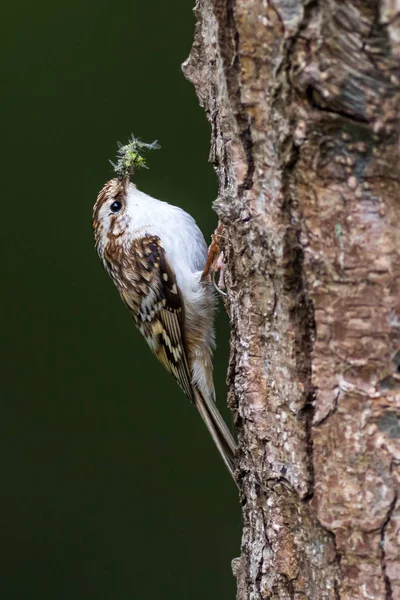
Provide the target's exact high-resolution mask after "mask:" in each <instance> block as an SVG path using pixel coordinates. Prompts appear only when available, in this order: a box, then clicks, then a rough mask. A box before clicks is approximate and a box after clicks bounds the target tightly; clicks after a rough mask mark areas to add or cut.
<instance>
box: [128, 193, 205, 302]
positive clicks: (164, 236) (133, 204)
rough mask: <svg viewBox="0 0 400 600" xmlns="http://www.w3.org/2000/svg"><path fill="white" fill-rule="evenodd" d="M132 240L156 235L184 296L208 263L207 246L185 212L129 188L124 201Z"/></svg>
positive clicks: (193, 222) (191, 219)
mask: <svg viewBox="0 0 400 600" xmlns="http://www.w3.org/2000/svg"><path fill="white" fill-rule="evenodd" d="M126 202H127V213H128V215H129V230H130V234H131V236H130V237H131V239H132V240H133V239H135V238H139V237H142V236H144V235H146V234H150V235H157V236H158V237H159V238H160V240H161V243H162V245H163V246H164V248H165V251H166V253H167V257H168V260H169V261H170V263H171V266H172V267H173V269H174V271H175V274H176V278H177V281H178V285H179V287H180V288H181V290H182V292H183V293H185V291H186V290H187V291H188V292H189V293H190V291H189V289H187V288H188V286H189V288H193V285H194V284H195V282H196V285H198V275H197V276H196V277H195V278H193V275H194V273H198V272H199V271H202V270H203V269H204V266H205V263H206V259H207V245H206V242H205V240H204V236H203V234H202V233H201V231H200V229H199V228H198V226H197V225H196V222H195V220H194V219H193V218H192V217H191V216H190V215H189V214H188V213H186V212H185V211H184V210H182V209H181V208H178V207H177V206H172V205H171V204H168V203H167V202H162V201H161V200H157V199H156V198H152V197H151V196H148V195H147V194H144V193H143V192H140V191H139V190H138V189H137V188H136V187H135V186H134V185H133V184H130V186H129V190H128V195H127V198H126Z"/></svg>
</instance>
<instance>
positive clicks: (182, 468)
mask: <svg viewBox="0 0 400 600" xmlns="http://www.w3.org/2000/svg"><path fill="white" fill-rule="evenodd" d="M1 29H2V31H1V36H0V44H1V57H2V60H1V87H0V92H1V96H2V103H1V108H2V111H1V112H2V124H3V127H2V129H3V134H2V136H1V151H2V162H1V164H2V176H1V200H2V213H1V214H2V224H3V226H2V235H1V257H2V285H1V300H2V301H1V310H2V317H3V319H2V320H3V325H2V338H3V349H4V355H3V358H2V362H1V364H2V375H1V398H2V418H1V431H0V444H1V447H0V453H1V506H0V508H1V510H0V519H1V528H0V539H1V547H2V557H1V563H0V564H1V572H0V598H2V599H5V600H14V599H18V600H20V599H36V598H37V599H40V600H47V599H48V600H50V599H51V600H61V599H66V600H91V599H96V600H97V599H98V600H100V599H104V600H105V599H107V600H128V599H132V598H134V599H136V600H152V599H157V600H158V599H160V598H163V599H164V598H174V600H184V599H185V600H186V599H188V600H189V599H190V600H196V599H202V600H204V598H207V599H208V598H210V599H211V598H212V599H214V598H215V599H219V600H220V599H232V598H234V595H235V591H234V590H235V582H234V579H233V576H232V574H231V570H230V560H231V559H232V558H233V557H235V556H237V555H238V554H239V543H240V514H239V509H238V501H237V493H236V489H235V487H234V485H233V483H232V482H231V480H230V478H229V475H228V473H227V472H226V469H225V468H224V465H223V463H222V461H221V460H220V458H219V456H218V454H217V452H216V450H215V449H214V447H213V444H212V442H211V440H210V439H209V437H208V434H207V432H206V430H205V428H204V426H203V424H202V422H201V420H200V418H199V416H198V415H197V414H196V412H195V410H194V409H193V407H192V406H191V405H190V403H189V401H187V400H186V398H185V397H184V396H183V394H182V392H181V391H180V390H179V388H178V387H177V385H176V384H175V383H174V381H173V380H172V378H171V377H170V376H168V374H167V373H166V372H164V370H163V369H162V367H161V366H160V365H158V364H157V363H156V361H155V359H154V358H153V357H152V355H151V354H150V352H149V350H148V349H147V347H146V346H145V344H144V342H143V341H142V340H141V339H140V337H139V335H138V334H137V332H136V331H135V330H134V326H133V323H132V321H131V318H130V316H129V314H128V312H127V311H126V309H125V308H124V306H123V305H122V303H121V301H120V299H119V297H118V294H117V292H116V290H115V289H114V287H113V285H112V283H111V281H110V280H109V278H108V276H107V275H106V274H105V272H104V271H103V269H102V267H101V265H100V262H99V261H98V259H97V257H96V255H95V252H94V249H93V241H92V232H91V211H92V206H93V203H94V200H95V198H96V195H97V193H98V191H99V189H100V188H101V187H102V186H103V184H104V183H105V181H106V180H107V179H109V178H110V177H111V175H112V174H111V168H110V166H109V164H108V162H107V161H108V158H113V156H114V154H115V149H116V141H117V140H120V141H125V140H126V139H127V137H128V136H129V134H130V133H131V131H133V132H134V133H135V134H136V135H138V136H140V137H142V139H144V140H147V141H152V140H153V139H154V138H158V139H159V141H160V143H161V145H162V150H161V151H157V152H154V153H152V155H151V157H150V166H151V170H150V171H146V172H142V173H141V174H140V177H139V178H138V184H139V187H141V189H143V190H144V191H146V192H148V193H150V194H152V195H154V196H156V197H160V198H162V199H165V200H168V201H170V202H172V203H176V204H178V205H179V206H182V207H183V208H185V209H186V210H188V211H189V212H191V213H192V214H193V215H194V217H195V218H196V220H197V221H198V223H199V225H200V227H201V228H202V229H203V231H204V233H205V234H206V236H207V238H209V235H210V233H211V232H212V230H213V229H214V227H215V224H216V216H215V214H214V213H213V212H212V210H211V202H212V200H213V199H214V198H215V196H216V194H217V185H216V178H215V175H214V172H213V169H212V167H211V166H210V164H208V162H207V158H208V149H209V135H210V131H209V126H208V124H207V122H206V119H205V116H204V113H203V111H202V109H201V108H200V107H199V106H198V103H197V99H196V96H195V93H194V90H193V88H192V85H191V84H190V83H188V82H187V81H186V80H185V79H184V77H183V75H182V73H181V70H180V64H181V62H182V61H183V60H184V59H185V58H186V56H187V55H188V53H189V50H190V45H191V42H192V36H193V30H194V17H193V14H192V6H191V2H190V1H189V2H186V1H184V0H172V1H170V2H166V1H165V0H156V1H149V0H146V1H144V2H138V1H137V0H130V1H127V0H119V1H117V2H111V1H108V2H106V1H104V0H103V1H96V2H94V1H92V2H90V3H87V2H81V1H80V0H79V1H78V0H73V1H72V2H71V1H68V2H66V1H65V0H63V1H62V2H55V3H54V2H49V1H47V2H41V3H34V2H14V3H7V5H6V6H3V9H2V15H1ZM218 341H219V350H218V352H217V356H216V375H215V379H216V388H217V395H218V397H219V405H220V406H224V405H225V397H226V388H225V383H224V380H225V373H226V367H227V358H228V326H227V322H226V317H225V315H224V314H223V311H220V315H219V318H218ZM225 415H226V416H227V418H228V419H229V415H228V414H227V412H225Z"/></svg>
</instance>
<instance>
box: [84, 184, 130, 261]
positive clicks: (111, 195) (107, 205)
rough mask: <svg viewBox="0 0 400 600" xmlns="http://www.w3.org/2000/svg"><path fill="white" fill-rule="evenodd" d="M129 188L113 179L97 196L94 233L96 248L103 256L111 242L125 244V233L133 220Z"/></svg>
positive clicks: (94, 212) (94, 209) (94, 210)
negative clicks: (129, 203)
mask: <svg viewBox="0 0 400 600" xmlns="http://www.w3.org/2000/svg"><path fill="white" fill-rule="evenodd" d="M131 185H132V184H131ZM127 187H128V186H127V185H126V182H125V181H119V180H118V179H111V181H108V182H107V183H106V185H105V186H104V187H103V189H102V190H101V192H100V193H99V195H98V196H97V200H96V203H95V205H94V207H93V232H94V239H95V244H96V248H97V250H98V252H99V253H101V254H102V253H103V251H104V248H105V246H106V245H107V244H108V243H110V242H112V243H113V244H115V245H123V243H124V233H125V232H126V231H128V230H129V224H130V220H131V218H130V214H129V210H128V194H127Z"/></svg>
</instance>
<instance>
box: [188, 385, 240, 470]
mask: <svg viewBox="0 0 400 600" xmlns="http://www.w3.org/2000/svg"><path fill="white" fill-rule="evenodd" d="M194 397H195V405H196V407H197V410H198V411H199V413H200V415H201V417H202V419H203V421H204V423H205V424H206V427H207V429H208V431H209V432H210V435H211V437H212V439H213V440H214V443H215V445H216V446H217V448H218V450H219V453H220V454H221V457H222V460H223V461H224V463H225V465H226V466H227V468H228V471H229V472H230V474H231V476H232V478H233V480H234V481H235V475H234V474H235V450H236V443H235V440H234V439H233V437H232V434H231V432H230V431H229V429H228V427H227V425H226V423H225V421H224V419H223V418H222V416H221V414H220V412H219V410H218V408H217V406H216V404H215V402H214V400H213V399H212V398H207V397H204V396H203V394H201V392H199V391H198V390H194Z"/></svg>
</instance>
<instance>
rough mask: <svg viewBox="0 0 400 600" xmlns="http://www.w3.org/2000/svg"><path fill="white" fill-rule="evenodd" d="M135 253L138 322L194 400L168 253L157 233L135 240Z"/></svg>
mask: <svg viewBox="0 0 400 600" xmlns="http://www.w3.org/2000/svg"><path fill="white" fill-rule="evenodd" d="M132 252H133V253H134V255H135V259H136V265H137V266H136V273H139V274H140V273H141V275H139V277H138V279H139V281H137V284H136V285H135V291H136V292H137V293H138V297H137V303H136V307H135V308H136V310H135V309H134V307H133V306H131V308H132V309H133V310H134V313H136V314H135V321H136V325H137V326H138V328H139V331H140V332H141V334H142V335H143V336H144V338H145V339H146V341H147V343H148V345H149V346H150V348H151V350H152V351H153V352H154V354H155V355H156V356H157V358H158V359H159V361H160V362H161V363H162V364H163V365H164V367H165V368H166V369H167V370H168V371H170V373H172V375H173V376H174V377H175V379H176V380H177V382H178V383H179V385H180V386H181V388H182V389H183V391H184V392H185V394H187V396H188V397H189V398H190V399H192V400H193V391H192V386H191V379H192V378H191V374H190V367H189V363H188V359H187V354H186V347H185V339H184V318H185V316H184V306H183V301H182V297H181V294H180V291H179V288H178V285H177V282H176V277H175V273H174V270H173V268H172V267H171V265H170V263H169V261H168V258H167V255H166V252H165V250H164V248H163V246H162V244H161V241H160V238H158V237H157V236H145V237H144V238H142V239H141V240H135V242H134V244H133V246H132Z"/></svg>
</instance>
